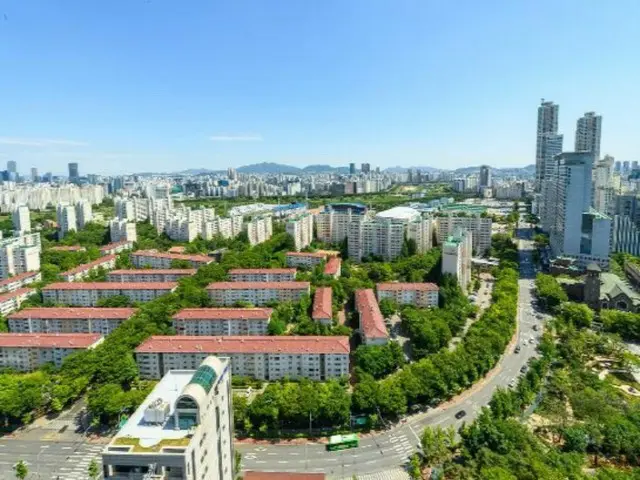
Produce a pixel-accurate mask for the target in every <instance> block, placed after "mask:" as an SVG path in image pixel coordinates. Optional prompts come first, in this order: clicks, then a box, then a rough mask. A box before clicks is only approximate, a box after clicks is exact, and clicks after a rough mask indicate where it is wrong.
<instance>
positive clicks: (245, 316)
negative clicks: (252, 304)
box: [172, 308, 273, 337]
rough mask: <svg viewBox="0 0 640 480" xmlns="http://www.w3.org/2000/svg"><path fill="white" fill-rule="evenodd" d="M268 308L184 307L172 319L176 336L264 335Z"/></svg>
mask: <svg viewBox="0 0 640 480" xmlns="http://www.w3.org/2000/svg"><path fill="white" fill-rule="evenodd" d="M272 313H273V310H272V309H270V308H185V309H183V310H180V311H179V312H178V313H176V314H175V315H174V316H173V317H172V318H173V328H174V329H175V330H176V334H177V335H191V336H207V335H209V336H210V335H217V336H225V337H228V336H242V335H267V333H268V328H269V321H270V320H271V314H272Z"/></svg>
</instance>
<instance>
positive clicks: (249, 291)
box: [207, 282, 311, 306]
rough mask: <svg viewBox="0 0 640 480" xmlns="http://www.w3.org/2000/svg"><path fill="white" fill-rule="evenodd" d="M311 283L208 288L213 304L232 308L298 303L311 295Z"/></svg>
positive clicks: (213, 285) (216, 284) (215, 285)
mask: <svg viewBox="0 0 640 480" xmlns="http://www.w3.org/2000/svg"><path fill="white" fill-rule="evenodd" d="M310 287H311V284H310V283H309V282H214V283H210V284H209V286H207V292H208V293H209V298H210V299H211V302H212V303H213V304H215V305H222V306H231V305H235V304H237V303H238V302H246V303H250V304H252V305H257V306H262V305H266V304H267V303H270V302H297V301H299V300H300V299H301V298H302V297H303V296H304V295H309V293H310Z"/></svg>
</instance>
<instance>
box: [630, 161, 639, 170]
mask: <svg viewBox="0 0 640 480" xmlns="http://www.w3.org/2000/svg"><path fill="white" fill-rule="evenodd" d="M631 170H638V161H637V160H634V161H633V162H631Z"/></svg>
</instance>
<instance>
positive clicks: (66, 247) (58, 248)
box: [49, 245, 86, 252]
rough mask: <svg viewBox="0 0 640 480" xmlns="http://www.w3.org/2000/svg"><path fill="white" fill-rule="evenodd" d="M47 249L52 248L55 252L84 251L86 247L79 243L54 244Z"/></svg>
mask: <svg viewBox="0 0 640 480" xmlns="http://www.w3.org/2000/svg"><path fill="white" fill-rule="evenodd" d="M49 250H54V251H56V252H84V251H85V250H86V248H84V247H82V246H80V245H56V246H55V247H51V248H50V249H49Z"/></svg>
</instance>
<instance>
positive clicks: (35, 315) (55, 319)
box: [7, 307, 136, 336]
mask: <svg viewBox="0 0 640 480" xmlns="http://www.w3.org/2000/svg"><path fill="white" fill-rule="evenodd" d="M135 313H136V309H135V308H58V307H53V308H25V309H23V310H20V311H19V312H14V313H12V314H10V315H9V316H8V317H7V323H8V325H9V331H10V332H13V333H98V334H100V335H104V336H106V335H109V334H110V333H111V332H113V331H114V330H115V329H116V328H118V327H119V326H120V325H121V324H122V322H124V321H126V320H128V319H129V318H131V317H132V316H133V315H134V314H135Z"/></svg>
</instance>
